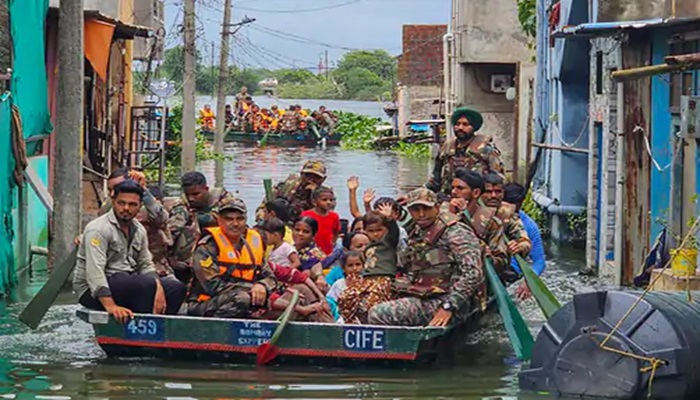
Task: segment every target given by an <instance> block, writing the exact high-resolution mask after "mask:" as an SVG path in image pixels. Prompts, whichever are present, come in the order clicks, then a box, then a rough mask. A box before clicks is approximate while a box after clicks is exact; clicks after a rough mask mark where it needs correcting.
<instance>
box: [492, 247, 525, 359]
mask: <svg viewBox="0 0 700 400" xmlns="http://www.w3.org/2000/svg"><path fill="white" fill-rule="evenodd" d="M484 266H485V267H486V277H487V279H488V281H489V286H490V287H491V290H492V291H493V293H494V295H495V296H496V304H498V313H499V314H500V315H501V319H502V320H503V325H504V326H505V328H506V333H507V334H508V339H510V344H511V345H512V346H513V350H515V355H516V356H517V357H518V358H519V359H521V360H523V361H527V360H529V359H530V356H531V355H532V346H533V345H534V340H533V339H532V334H531V333H530V329H528V327H527V324H526V323H525V320H524V319H523V317H522V315H520V312H519V311H518V309H517V307H515V304H513V300H511V298H510V296H508V292H507V291H506V288H505V287H504V286H503V283H501V280H500V279H499V278H498V274H497V273H496V270H494V269H493V265H491V260H489V259H488V258H485V259H484Z"/></svg>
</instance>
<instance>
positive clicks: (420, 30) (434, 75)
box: [398, 25, 447, 86]
mask: <svg viewBox="0 0 700 400" xmlns="http://www.w3.org/2000/svg"><path fill="white" fill-rule="evenodd" d="M446 33H447V25H404V26H403V47H402V49H403V51H402V53H401V58H400V59H399V63H398V75H399V82H401V84H403V85H406V86H441V85H442V77H443V45H442V38H443V36H444V35H445V34H446Z"/></svg>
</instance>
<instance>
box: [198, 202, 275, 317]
mask: <svg viewBox="0 0 700 400" xmlns="http://www.w3.org/2000/svg"><path fill="white" fill-rule="evenodd" d="M247 211H248V209H247V207H246V205H245V203H244V202H243V200H240V199H226V200H224V201H222V202H221V204H219V207H218V210H217V212H216V216H217V225H216V226H214V227H209V228H205V229H204V230H203V235H204V237H203V238H202V239H201V240H200V241H199V242H198V243H197V248H196V249H195V254H194V258H193V260H192V269H193V271H194V276H195V279H193V280H192V284H191V286H190V293H189V296H188V298H187V313H188V314H189V315H195V316H200V317H218V318H248V317H254V316H260V315H262V314H264V313H265V312H266V311H267V310H268V309H269V308H271V307H270V304H271V303H272V302H271V301H270V296H272V295H273V294H275V292H276V289H277V281H276V280H275V278H274V273H273V271H272V269H270V267H269V266H268V265H267V263H265V260H264V258H265V243H264V242H263V239H262V237H261V236H260V234H259V233H258V232H256V231H255V230H253V229H249V228H248V227H247V226H246V214H247Z"/></svg>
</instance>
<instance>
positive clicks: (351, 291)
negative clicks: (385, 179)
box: [338, 204, 399, 324]
mask: <svg viewBox="0 0 700 400" xmlns="http://www.w3.org/2000/svg"><path fill="white" fill-rule="evenodd" d="M378 208H379V211H370V212H369V213H368V214H367V215H365V217H364V223H365V232H366V233H367V236H369V239H370V240H371V242H370V244H369V245H368V246H367V248H366V249H365V253H364V254H365V269H364V271H363V272H362V278H363V279H362V281H361V282H359V283H358V284H357V285H355V286H353V287H348V288H347V290H345V291H344V292H343V293H342V294H341V295H340V297H339V298H338V308H339V309H340V312H341V314H342V315H343V319H344V320H345V322H346V323H351V324H352V323H361V324H364V323H367V314H368V313H369V310H370V309H371V308H372V307H374V306H375V305H377V304H379V303H382V302H385V301H389V300H391V283H392V281H393V279H394V277H395V276H396V270H397V256H396V254H397V248H398V245H399V226H398V224H397V223H396V221H394V220H393V219H392V218H391V213H392V207H391V206H390V205H387V204H382V205H380V206H379V207H378Z"/></svg>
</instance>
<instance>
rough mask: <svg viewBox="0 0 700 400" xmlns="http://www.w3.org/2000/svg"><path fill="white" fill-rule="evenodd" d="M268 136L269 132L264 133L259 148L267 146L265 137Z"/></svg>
mask: <svg viewBox="0 0 700 400" xmlns="http://www.w3.org/2000/svg"><path fill="white" fill-rule="evenodd" d="M269 134H270V132H265V134H264V135H263V137H262V139H260V145H259V146H260V147H265V146H267V135H269Z"/></svg>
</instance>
